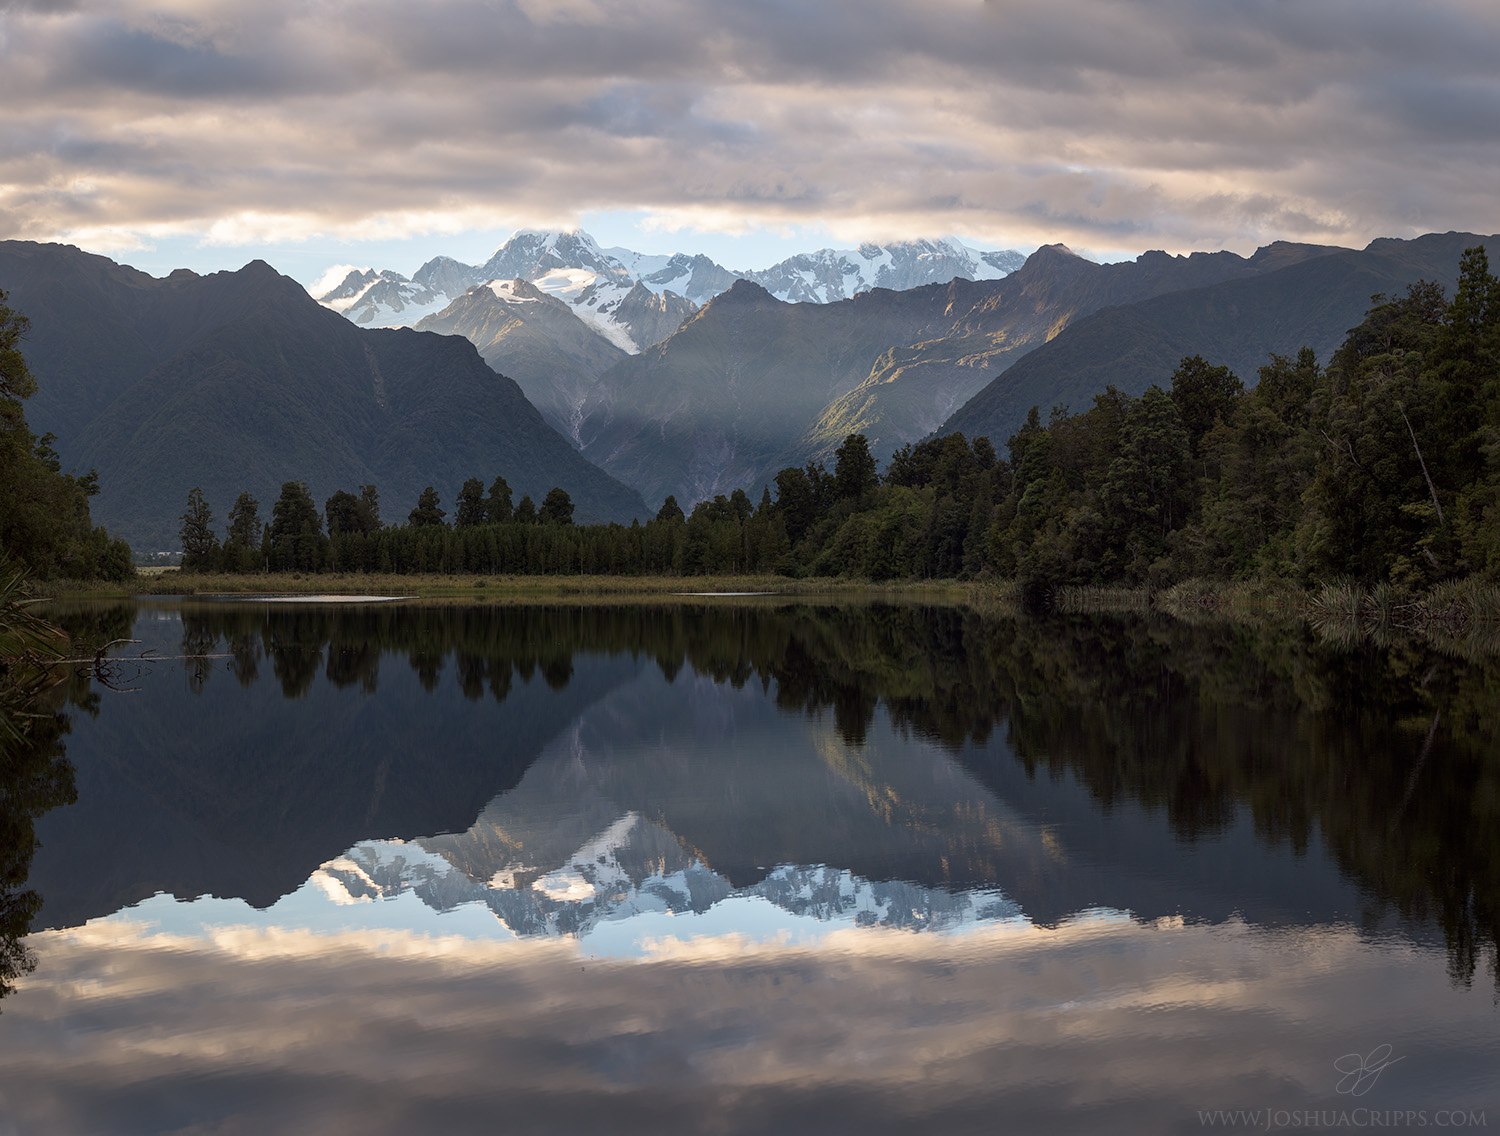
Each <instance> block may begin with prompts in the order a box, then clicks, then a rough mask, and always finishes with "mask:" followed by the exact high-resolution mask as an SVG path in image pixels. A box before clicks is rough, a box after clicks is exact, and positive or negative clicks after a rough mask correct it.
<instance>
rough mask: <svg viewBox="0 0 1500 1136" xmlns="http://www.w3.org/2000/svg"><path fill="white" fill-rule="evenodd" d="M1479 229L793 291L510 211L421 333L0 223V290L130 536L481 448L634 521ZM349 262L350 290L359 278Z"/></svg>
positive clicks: (245, 280)
mask: <svg viewBox="0 0 1500 1136" xmlns="http://www.w3.org/2000/svg"><path fill="white" fill-rule="evenodd" d="M1497 241H1500V238H1497V237H1481V236H1476V235H1473V234H1465V233H1446V234H1430V235H1427V236H1424V237H1419V238H1416V239H1414V240H1394V239H1381V240H1377V241H1374V242H1372V243H1371V244H1370V245H1369V246H1368V247H1366V248H1365V249H1362V250H1353V249H1341V248H1335V247H1330V246H1318V245H1306V244H1292V243H1285V242H1278V243H1276V244H1272V245H1269V246H1267V247H1265V248H1262V249H1260V250H1258V251H1257V252H1255V253H1254V254H1253V255H1251V256H1249V257H1242V256H1238V255H1236V254H1234V253H1230V252H1216V253H1193V254H1192V255H1189V256H1172V255H1168V254H1167V253H1164V252H1148V253H1145V254H1143V255H1142V256H1140V257H1138V258H1137V259H1135V260H1134V261H1124V262H1120V263H1116V264H1098V263H1095V262H1093V261H1090V260H1087V259H1085V258H1083V257H1080V256H1077V255H1075V254H1073V253H1072V252H1071V251H1070V250H1068V249H1067V248H1066V247H1064V246H1062V245H1047V246H1043V247H1042V248H1040V249H1038V250H1037V251H1036V252H1035V253H1033V254H1032V255H1031V256H1030V257H1028V258H1026V260H1025V263H1024V264H1022V265H1021V266H1020V267H1018V268H1016V269H1015V271H1013V272H1010V273H1008V274H1007V275H1005V276H1003V277H1000V278H998V279H989V280H971V279H965V278H962V277H956V278H953V279H951V280H949V281H947V282H946V283H941V284H924V285H922V286H920V287H915V288H906V289H901V290H896V289H891V288H885V287H874V288H869V289H865V290H860V291H857V292H855V294H854V295H852V296H849V297H847V298H844V299H829V300H827V302H819V303H813V302H789V301H787V300H785V299H782V298H779V297H778V296H777V295H776V294H773V293H772V292H771V291H770V290H768V288H767V287H766V286H765V285H763V284H759V283H756V282H755V281H753V280H749V279H744V278H734V279H730V280H729V283H728V286H727V288H726V289H725V290H724V291H720V292H718V293H717V294H713V295H707V296H706V298H705V302H704V303H703V304H702V306H698V304H697V302H696V301H695V300H693V299H692V298H691V297H690V296H688V295H684V294H682V293H678V292H675V291H674V290H673V289H671V288H667V287H665V286H664V285H665V284H666V283H670V282H674V281H676V282H680V281H682V280H683V279H686V280H688V281H689V283H691V281H692V280H693V279H695V276H694V274H695V273H697V274H698V277H701V279H702V280H704V281H707V280H708V279H709V278H710V276H711V275H712V273H711V271H710V268H711V262H707V261H703V263H699V262H698V260H695V259H694V258H688V257H679V258H667V259H666V263H664V264H661V265H657V264H655V263H654V262H652V261H650V260H649V258H642V257H636V258H634V259H633V260H631V259H629V258H628V257H627V258H626V259H622V258H621V257H622V255H623V253H622V250H603V249H600V248H599V247H598V246H597V245H596V244H595V243H594V242H592V241H591V240H589V239H588V238H587V236H586V234H529V235H528V234H521V235H519V236H518V237H517V238H515V239H513V240H512V241H511V242H509V243H508V244H507V245H506V246H505V247H504V248H502V249H501V250H500V251H499V252H497V254H496V256H495V257H493V258H491V260H490V261H489V262H487V264H486V265H485V266H482V269H483V271H482V273H481V274H482V275H487V274H488V273H490V272H492V271H493V272H497V273H500V275H496V276H493V277H492V278H490V279H489V280H487V281H486V282H484V283H480V284H469V283H468V281H469V280H470V279H471V278H472V277H471V276H467V275H465V273H466V272H471V271H472V270H469V269H466V268H465V267H464V266H462V265H459V264H458V263H457V262H454V261H447V262H443V261H430V262H429V263H428V264H427V265H425V266H424V268H423V273H420V274H419V276H422V278H423V279H424V280H425V281H426V282H427V284H428V285H430V286H431V287H432V288H434V289H437V288H438V287H439V286H440V285H441V287H443V288H457V287H458V286H459V285H464V288H463V290H462V291H461V292H459V293H458V295H457V297H456V298H455V299H452V300H445V301H444V302H443V303H442V305H441V308H440V310H438V311H435V312H431V313H429V314H428V315H426V316H425V317H423V318H422V319H421V320H420V321H419V323H418V326H417V328H416V329H415V330H414V329H411V328H385V329H377V328H370V327H360V326H358V325H356V324H355V323H354V322H353V321H351V320H350V319H348V318H346V316H347V313H348V311H352V310H353V308H352V307H346V313H345V315H339V314H336V313H335V312H334V311H330V310H329V305H331V304H336V303H341V302H342V300H327V301H325V302H324V303H322V304H320V303H319V302H318V301H317V300H315V299H314V298H313V297H311V296H310V295H308V293H307V291H306V290H305V289H303V288H301V287H300V286H299V285H296V284H295V283H293V282H292V281H290V280H288V279H287V278H285V277H283V276H280V275H279V274H277V273H276V272H275V271H274V270H273V269H271V268H270V267H269V266H268V265H265V264H262V263H260V262H256V263H253V264H251V265H248V266H246V267H245V268H244V269H241V270H240V271H238V272H225V273H215V274H213V275H210V276H198V275H196V274H194V273H191V272H187V271H185V270H179V271H178V272H175V273H173V274H172V275H171V276H168V277H166V278H165V279H156V278H153V277H150V276H147V275H145V274H144V273H140V272H137V271H136V270H134V269H131V268H127V267H124V266H121V265H118V264H115V263H114V262H112V261H109V260H107V259H105V258H103V257H98V256H92V255H89V254H86V253H82V252H80V251H79V250H77V249H71V248H66V247H64V246H57V245H35V244H31V243H29V242H3V243H0V289H4V290H6V291H8V292H9V293H10V297H9V303H10V304H11V305H12V306H13V307H14V308H16V309H17V310H19V311H21V312H23V313H24V314H26V315H27V316H29V317H30V318H31V320H32V324H33V327H32V334H31V336H30V338H29V339H28V340H27V343H26V353H27V358H28V360H29V361H30V362H31V365H32V368H33V370H34V371H35V373H36V375H37V378H38V380H39V386H40V391H39V393H38V394H37V395H36V396H35V397H34V398H33V400H32V401H31V402H30V403H29V404H28V408H27V414H28V417H29V419H30V421H31V423H32V426H33V428H34V429H35V430H36V431H37V432H38V433H41V432H43V431H50V432H52V433H54V434H55V435H56V437H57V442H56V445H57V448H58V450H59V452H60V454H61V455H62V457H63V460H64V462H65V463H66V465H68V466H69V467H73V468H78V469H87V468H89V467H90V466H93V467H95V468H97V469H98V470H99V473H100V475H101V485H102V487H103V492H102V494H101V496H100V497H99V498H98V499H96V502H95V517H96V519H97V520H98V521H100V522H102V523H104V524H105V525H107V526H108V527H109V528H110V529H111V530H112V531H114V532H116V533H117V534H118V535H122V536H125V537H126V539H128V540H130V541H131V542H132V543H133V544H134V545H135V546H136V547H137V548H138V549H141V550H147V549H156V548H172V547H174V546H175V543H176V540H175V534H176V532H177V529H178V520H179V515H180V513H181V511H182V509H183V508H184V504H185V501H186V497H187V493H188V491H189V490H190V489H191V488H193V487H194V486H200V487H202V489H203V490H204V492H205V494H206V495H207V497H208V500H209V502H210V505H211V506H212V507H213V508H214V509H215V510H216V511H217V512H218V515H219V516H220V517H221V518H222V517H223V515H224V514H225V513H226V512H227V510H228V508H229V505H230V504H231V503H232V502H233V500H234V498H235V497H236V496H237V494H238V493H239V492H240V491H241V490H242V489H248V490H250V491H251V492H252V493H253V494H255V495H256V496H257V497H258V498H259V499H260V501H261V503H262V509H263V515H264V514H268V513H269V511H270V504H271V502H272V501H273V500H274V498H275V495H276V493H277V492H278V490H279V486H280V484H281V483H282V482H283V481H285V480H293V479H298V478H301V479H306V480H307V481H308V482H309V484H310V486H311V488H312V490H313V492H314V498H315V500H318V501H321V500H322V499H323V498H324V497H326V496H327V495H328V494H330V493H332V492H333V491H334V490H336V489H341V488H342V489H351V490H352V489H355V488H357V486H359V485H361V484H374V485H376V486H377V487H378V488H379V490H380V492H381V494H382V497H383V500H384V502H385V503H386V506H387V507H386V510H385V512H386V519H387V520H400V519H401V518H403V517H404V516H405V514H406V512H407V510H408V509H409V508H410V505H411V504H412V503H414V501H415V498H416V496H417V494H418V493H419V492H420V491H421V490H422V489H423V488H424V487H425V486H426V485H433V486H435V487H436V488H437V489H438V491H439V494H440V496H441V497H442V498H443V499H444V500H445V501H447V502H451V501H452V500H453V495H454V494H455V493H456V491H457V489H458V486H459V485H460V484H461V483H462V481H463V480H465V479H466V478H468V477H480V478H482V479H484V480H486V481H488V480H489V479H491V478H493V477H494V476H495V475H496V474H502V475H504V476H505V477H506V478H507V480H508V481H509V482H510V484H511V485H512V487H513V488H514V490H515V493H516V495H517V497H519V496H520V494H522V493H529V494H531V495H532V497H533V499H540V497H541V496H542V495H544V494H545V493H546V491H547V490H548V489H550V488H551V487H552V486H553V485H560V486H562V487H563V488H564V489H566V490H567V491H568V492H569V494H570V495H571V496H572V497H573V500H574V502H575V504H576V505H577V507H578V512H577V514H576V516H577V518H578V519H579V520H580V521H586V520H599V519H617V520H621V521H627V520H629V519H630V518H632V517H637V516H643V515H647V514H648V513H649V512H651V511H654V510H655V509H656V508H657V507H658V506H659V505H660V503H661V502H662V501H663V500H664V499H665V498H666V497H667V496H669V495H670V496H674V497H675V498H676V499H677V501H678V502H679V503H680V504H681V505H682V506H684V507H685V508H686V507H690V506H691V505H692V504H694V503H695V502H697V501H700V500H704V499H707V498H710V497H712V496H714V495H716V494H720V493H724V494H727V493H729V492H731V491H732V490H733V489H736V488H744V489H746V490H747V491H748V492H750V494H751V495H752V497H755V496H759V493H760V489H761V486H763V485H769V484H770V483H771V482H772V481H773V480H774V478H775V475H776V473H777V472H778V471H779V470H780V469H782V468H785V467H786V466H789V465H798V466H800V465H803V464H805V463H808V462H813V461H821V462H824V463H830V464H831V462H832V458H833V453H834V450H835V449H836V447H837V446H838V445H839V444H840V443H841V442H842V440H843V438H844V437H845V436H846V435H847V434H849V433H853V432H859V433H863V434H864V435H865V436H866V437H867V438H868V439H869V440H870V443H871V449H872V451H873V453H874V454H875V456H876V458H877V459H878V460H881V461H884V460H886V459H888V458H889V456H890V455H891V454H892V453H893V452H894V451H895V450H896V449H898V448H899V447H901V446H902V445H905V444H907V443H910V442H915V441H918V440H920V439H922V438H925V437H928V436H931V435H933V434H934V433H935V432H944V431H962V432H963V433H964V434H966V435H967V436H970V437H976V436H980V435H987V436H989V437H990V438H991V439H992V440H993V441H994V442H995V444H996V445H997V447H998V446H1003V444H1004V442H1005V440H1006V439H1007V438H1008V437H1009V436H1010V434H1011V433H1012V432H1013V431H1014V430H1015V429H1016V428H1017V427H1018V426H1019V425H1020V424H1021V422H1022V421H1023V420H1024V418H1025V415H1026V412H1027V411H1028V409H1029V408H1030V407H1032V406H1037V407H1039V408H1040V409H1041V410H1042V411H1043V412H1046V411H1047V410H1048V409H1050V408H1051V407H1053V406H1071V407H1073V408H1075V409H1085V408H1086V406H1087V402H1088V400H1089V399H1090V398H1091V397H1092V395H1094V394H1096V393H1098V392H1100V391H1102V390H1103V389H1104V387H1105V386H1107V385H1113V386H1115V387H1116V388H1118V389H1120V390H1121V391H1123V392H1124V393H1127V394H1137V393H1140V392H1141V391H1142V390H1144V389H1145V387H1146V386H1148V385H1150V384H1152V383H1159V384H1164V385H1165V384H1167V383H1169V382H1170V377H1171V373H1172V371H1173V370H1174V368H1175V367H1176V365H1177V363H1178V361H1179V360H1180V359H1182V358H1183V357H1184V356H1187V355H1194V354H1198V355H1202V356H1204V357H1205V358H1206V359H1208V360H1209V361H1210V362H1214V363H1225V364H1227V365H1229V366H1230V367H1231V368H1232V369H1233V370H1235V371H1236V372H1237V373H1238V374H1239V375H1240V376H1241V377H1242V378H1243V379H1245V380H1246V381H1247V382H1249V383H1253V381H1254V378H1255V372H1256V368H1257V367H1258V366H1259V365H1261V364H1262V363H1264V362H1265V361H1266V359H1267V355H1268V353H1270V352H1277V353H1282V354H1293V353H1295V352H1296V351H1297V350H1298V349H1299V348H1300V347H1302V346H1310V347H1312V348H1313V349H1314V350H1315V351H1316V352H1317V353H1318V355H1319V357H1320V358H1323V359H1326V358H1327V357H1328V355H1329V354H1330V353H1331V352H1332V350H1333V348H1334V347H1335V346H1336V345H1337V343H1339V342H1340V341H1341V340H1342V338H1343V336H1344V335H1345V333H1346V331H1347V330H1348V329H1349V328H1350V327H1352V326H1354V325H1355V324H1357V323H1358V322H1359V320H1360V318H1361V317H1362V315H1363V313H1364V312H1365V310H1366V309H1367V308H1368V307H1369V305H1370V302H1371V297H1372V295H1375V294H1377V293H1396V292H1399V291H1401V290H1402V289H1404V288H1405V287H1407V286H1408V285H1410V284H1412V283H1415V282H1416V281H1418V280H1420V279H1429V280H1435V281H1438V282H1440V283H1442V284H1443V285H1445V286H1447V287H1449V288H1450V289H1451V287H1452V286H1453V283H1454V281H1455V279H1456V275H1457V266H1458V261H1459V256H1460V254H1461V252H1462V251H1463V249H1465V248H1467V247H1470V246H1473V245H1478V244H1484V243H1490V244H1495V243H1496V242H1497ZM862 247H863V248H865V249H868V248H869V246H862ZM888 254H889V250H886V251H885V252H884V253H881V254H880V255H878V256H877V255H872V256H871V257H870V258H869V260H868V262H867V263H868V264H875V263H876V262H877V261H880V258H881V256H886V255H888ZM699 259H701V258H699ZM814 259H815V258H814ZM899 259H900V258H899V257H894V256H892V258H891V260H890V263H888V264H886V265H885V267H886V268H887V269H890V268H891V265H892V264H894V263H895V261H896V260H899ZM627 260H629V263H627ZM789 263H790V262H789ZM989 268H990V269H991V270H993V271H996V272H998V271H1000V269H999V268H998V267H996V266H994V265H990V266H989ZM789 271H790V270H789ZM808 271H811V269H808ZM424 274H425V275H424ZM891 278H893V277H891ZM721 282H722V281H721ZM346 284H347V285H348V287H349V288H350V289H353V291H350V292H349V293H348V295H345V296H344V297H343V299H351V298H352V297H354V295H355V294H356V293H359V294H362V295H369V294H370V291H371V290H372V289H373V288H376V287H379V286H380V284H379V282H378V281H377V282H375V283H374V284H371V285H370V287H369V288H365V285H363V284H360V283H359V281H358V280H356V279H352V278H351V280H349V281H346ZM564 285H566V286H564ZM708 288H709V285H708V284H706V283H705V284H704V285H703V289H704V291H705V292H706V291H707V290H708ZM360 289H364V291H363V292H360ZM687 291H689V292H692V291H693V288H692V287H688V288H687ZM699 294H702V293H699ZM433 303H434V304H436V303H437V301H433ZM581 310H584V311H586V312H592V313H593V314H592V315H590V316H589V318H587V319H585V318H584V317H583V316H581V315H580V314H579V313H580V311H581ZM433 332H440V333H444V334H431V333H433ZM486 364H488V366H487V365H486ZM497 372H499V373H498V374H497ZM505 376H509V377H508V378H507V377H505Z"/></svg>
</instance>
